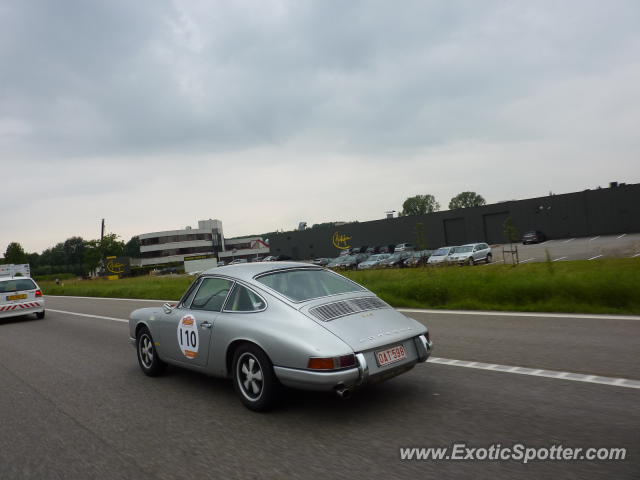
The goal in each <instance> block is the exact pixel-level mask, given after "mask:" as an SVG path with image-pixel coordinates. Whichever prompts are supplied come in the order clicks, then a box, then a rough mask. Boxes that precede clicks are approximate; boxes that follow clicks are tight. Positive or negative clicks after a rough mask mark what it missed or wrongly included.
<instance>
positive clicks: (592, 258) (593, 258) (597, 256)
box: [589, 255, 602, 260]
mask: <svg viewBox="0 0 640 480" xmlns="http://www.w3.org/2000/svg"><path fill="white" fill-rule="evenodd" d="M601 256H602V255H596V256H595V257H591V258H590V259H589V260H595V259H596V258H600V257H601Z"/></svg>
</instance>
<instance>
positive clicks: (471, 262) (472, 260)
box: [467, 257, 476, 267]
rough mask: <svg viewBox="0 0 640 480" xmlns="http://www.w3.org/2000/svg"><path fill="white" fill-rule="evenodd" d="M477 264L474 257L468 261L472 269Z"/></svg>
mask: <svg viewBox="0 0 640 480" xmlns="http://www.w3.org/2000/svg"><path fill="white" fill-rule="evenodd" d="M475 264H476V261H475V260H474V259H473V257H469V259H468V260H467V265H469V266H470V267H473V266H474V265H475Z"/></svg>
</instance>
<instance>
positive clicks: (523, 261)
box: [519, 257, 536, 263]
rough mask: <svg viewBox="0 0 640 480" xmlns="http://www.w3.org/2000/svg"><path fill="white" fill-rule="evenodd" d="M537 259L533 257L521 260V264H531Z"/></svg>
mask: <svg viewBox="0 0 640 480" xmlns="http://www.w3.org/2000/svg"><path fill="white" fill-rule="evenodd" d="M535 259H536V257H533V258H527V259H526V260H520V262H519V263H526V262H530V261H531V260H535Z"/></svg>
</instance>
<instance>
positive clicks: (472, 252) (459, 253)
mask: <svg viewBox="0 0 640 480" xmlns="http://www.w3.org/2000/svg"><path fill="white" fill-rule="evenodd" d="M491 259H492V255H491V247H490V246H489V245H487V244H486V243H468V244H466V245H462V246H460V247H456V248H455V249H454V250H453V251H452V252H451V253H450V254H449V259H448V261H449V262H451V263H458V264H460V265H475V264H476V263H478V262H485V263H490V262H491Z"/></svg>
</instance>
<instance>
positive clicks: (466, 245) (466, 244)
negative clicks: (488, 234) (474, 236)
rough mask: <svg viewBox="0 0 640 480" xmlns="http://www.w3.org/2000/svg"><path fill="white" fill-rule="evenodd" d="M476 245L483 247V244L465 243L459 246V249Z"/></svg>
mask: <svg viewBox="0 0 640 480" xmlns="http://www.w3.org/2000/svg"><path fill="white" fill-rule="evenodd" d="M476 245H484V242H478V243H465V244H464V245H460V246H461V247H474V246H476Z"/></svg>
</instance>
